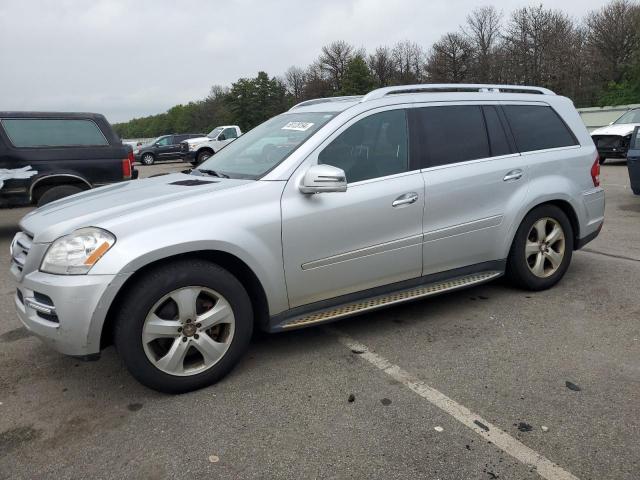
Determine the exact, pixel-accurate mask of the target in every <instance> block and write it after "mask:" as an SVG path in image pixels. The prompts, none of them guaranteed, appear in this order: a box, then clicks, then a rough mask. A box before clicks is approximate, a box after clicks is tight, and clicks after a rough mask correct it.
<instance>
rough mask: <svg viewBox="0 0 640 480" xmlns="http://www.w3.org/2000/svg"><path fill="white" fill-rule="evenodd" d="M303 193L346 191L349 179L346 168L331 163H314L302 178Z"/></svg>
mask: <svg viewBox="0 0 640 480" xmlns="http://www.w3.org/2000/svg"><path fill="white" fill-rule="evenodd" d="M300 191H301V192H302V193H306V194H311V193H324V192H346V191H347V179H346V177H345V174H344V170H342V169H340V168H337V167H334V166H331V165H314V166H312V167H311V168H309V170H307V173H305V174H304V177H303V178H302V183H301V184H300Z"/></svg>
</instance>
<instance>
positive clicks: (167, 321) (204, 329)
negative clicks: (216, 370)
mask: <svg viewBox="0 0 640 480" xmlns="http://www.w3.org/2000/svg"><path fill="white" fill-rule="evenodd" d="M234 331H235V317H234V315H233V309H232V308H231V305H230V304H229V302H228V301H227V300H226V299H225V298H224V297H223V296H222V295H220V294H219V293H218V292H216V291H214V290H211V289H209V288H205V287H199V286H190V287H184V288H179V289H177V290H174V291H173V292H171V293H168V294H167V295H165V296H163V297H162V298H161V299H160V300H158V302H156V304H155V305H154V306H153V307H152V308H151V310H150V311H149V313H148V314H147V317H146V319H145V322H144V325H143V327H142V344H143V347H144V352H145V354H146V356H147V358H148V359H149V361H150V362H151V363H152V364H153V365H154V366H155V367H156V368H158V369H159V370H161V371H163V372H165V373H168V374H170V375H176V376H188V375H196V374H199V373H202V372H204V371H205V370H208V369H209V368H211V367H212V366H213V365H215V364H216V363H218V362H219V361H220V360H221V359H222V357H224V355H225V353H226V352H227V350H228V349H229V346H230V345H231V341H232V340H233V334H234Z"/></svg>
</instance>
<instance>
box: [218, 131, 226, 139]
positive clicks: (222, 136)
mask: <svg viewBox="0 0 640 480" xmlns="http://www.w3.org/2000/svg"><path fill="white" fill-rule="evenodd" d="M226 139H227V137H225V136H224V133H221V134H220V135H218V141H222V140H226Z"/></svg>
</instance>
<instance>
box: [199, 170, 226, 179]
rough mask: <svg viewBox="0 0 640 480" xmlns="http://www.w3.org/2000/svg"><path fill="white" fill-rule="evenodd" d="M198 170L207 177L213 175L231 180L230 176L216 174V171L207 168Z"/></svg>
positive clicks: (220, 173)
mask: <svg viewBox="0 0 640 480" xmlns="http://www.w3.org/2000/svg"><path fill="white" fill-rule="evenodd" d="M196 170H197V171H198V172H202V173H204V174H205V175H211V176H212V177H219V178H231V177H230V176H229V175H227V174H225V173H222V172H216V171H215V170H208V169H206V168H196Z"/></svg>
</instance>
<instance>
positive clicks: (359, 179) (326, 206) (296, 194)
mask: <svg viewBox="0 0 640 480" xmlns="http://www.w3.org/2000/svg"><path fill="white" fill-rule="evenodd" d="M408 144H409V135H408V127H407V114H406V111H405V110H404V109H402V108H397V107H396V108H391V109H389V108H388V107H387V109H386V110H382V111H381V110H378V111H376V112H373V113H370V112H367V113H366V114H363V115H361V116H359V117H357V118H356V119H354V120H352V121H351V122H349V123H348V124H347V125H345V126H343V127H342V128H341V129H339V130H338V131H337V132H336V133H334V134H333V135H332V136H331V137H329V138H328V139H327V141H325V142H324V143H323V144H322V145H321V146H320V147H319V148H318V149H317V150H316V151H315V152H314V153H313V154H311V156H310V157H309V158H307V160H306V161H305V162H304V163H303V164H302V165H301V166H300V168H299V169H298V170H297V171H296V173H295V174H294V175H293V176H292V177H291V179H290V180H289V182H288V184H287V186H286V187H285V191H284V193H283V196H282V200H281V207H282V245H283V254H284V267H285V276H286V282H287V291H288V295H289V305H290V307H291V308H294V307H297V306H301V305H305V304H309V303H313V302H317V301H321V300H326V299H330V298H334V297H338V296H341V295H346V294H350V293H354V292H359V291H363V290H367V289H371V288H374V287H379V286H383V285H387V284H392V283H395V282H399V281H402V280H407V279H411V278H415V277H419V276H420V275H421V272H422V215H423V209H424V180H423V177H422V175H421V174H420V170H419V168H417V167H416V168H413V166H412V165H411V164H410V162H409V145H408ZM314 164H328V165H332V166H335V167H338V168H341V169H342V170H344V172H345V175H346V179H347V182H348V187H347V191H346V192H336V193H316V194H311V195H310V194H303V193H301V191H300V188H299V187H300V179H301V177H302V176H303V175H304V173H305V172H306V170H307V169H308V168H309V167H310V166H312V165H314Z"/></svg>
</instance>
